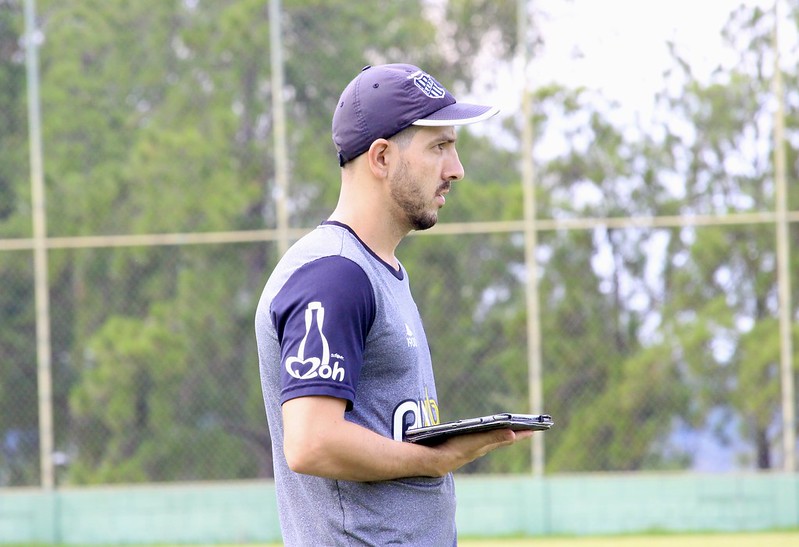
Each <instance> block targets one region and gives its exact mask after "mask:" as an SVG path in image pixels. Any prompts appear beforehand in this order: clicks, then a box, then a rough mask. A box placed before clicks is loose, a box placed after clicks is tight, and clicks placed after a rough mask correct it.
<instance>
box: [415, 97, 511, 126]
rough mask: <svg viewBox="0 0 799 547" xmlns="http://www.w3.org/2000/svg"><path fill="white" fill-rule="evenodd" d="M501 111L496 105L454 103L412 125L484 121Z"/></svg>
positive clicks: (464, 123) (458, 123)
mask: <svg viewBox="0 0 799 547" xmlns="http://www.w3.org/2000/svg"><path fill="white" fill-rule="evenodd" d="M497 112H499V108H497V107H495V106H485V105H478V104H467V103H452V104H451V105H449V106H445V107H444V108H442V109H440V110H436V111H435V112H433V113H432V114H430V115H429V116H426V117H424V118H422V119H421V120H416V121H415V122H413V123H412V124H411V125H422V126H429V127H440V126H446V125H467V124H470V123H477V122H482V121H483V120H487V119H488V118H490V117H491V116H494V115H495V114H496V113H497Z"/></svg>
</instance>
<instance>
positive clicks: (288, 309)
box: [270, 256, 375, 410]
mask: <svg viewBox="0 0 799 547" xmlns="http://www.w3.org/2000/svg"><path fill="white" fill-rule="evenodd" d="M270 313H271V318H272V323H273V324H274V326H275V330H276V331H277V336H278V341H279V342H280V352H281V359H280V364H281V386H282V389H281V397H280V402H281V404H282V403H285V402H286V401H288V400H289V399H294V398H297V397H305V396H313V395H326V396H330V397H336V398H339V399H344V400H346V401H347V409H348V410H349V409H351V408H352V405H353V402H354V400H355V388H356V386H357V384H358V377H359V376H360V371H361V367H362V365H363V355H364V348H365V345H366V337H367V335H368V334H369V330H370V328H371V326H372V324H373V323H374V319H375V295H374V291H373V289H372V285H371V283H370V281H369V278H368V277H367V275H366V273H365V272H364V271H363V269H361V267H360V266H359V265H358V264H356V263H355V262H353V261H351V260H349V259H347V258H344V257H341V256H329V257H324V258H320V259H317V260H315V261H313V262H309V263H308V264H305V265H304V266H302V267H301V268H299V269H298V270H297V271H296V272H294V274H292V276H291V277H290V278H289V279H288V281H287V282H286V283H285V285H283V287H282V288H281V289H280V292H279V293H278V294H277V295H276V296H275V298H274V299H273V301H272V306H271V309H270Z"/></svg>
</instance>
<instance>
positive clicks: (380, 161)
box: [366, 139, 394, 178]
mask: <svg viewBox="0 0 799 547" xmlns="http://www.w3.org/2000/svg"><path fill="white" fill-rule="evenodd" d="M393 148H394V147H393V145H392V143H391V142H390V141H388V140H386V139H377V140H375V141H374V142H373V143H372V145H371V146H370V147H369V150H367V151H366V157H367V159H368V161H369V169H370V170H371V171H372V174H373V175H374V176H375V177H377V178H385V177H387V176H388V166H389V164H390V163H391V154H392V153H393Z"/></svg>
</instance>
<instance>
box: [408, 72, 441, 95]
mask: <svg viewBox="0 0 799 547" xmlns="http://www.w3.org/2000/svg"><path fill="white" fill-rule="evenodd" d="M408 78H413V83H414V84H415V85H416V87H418V88H419V89H421V90H422V93H424V94H425V95H427V96H428V97H430V98H431V99H443V98H444V95H445V94H446V92H447V91H446V89H444V87H443V86H442V85H441V84H440V83H438V82H437V81H435V79H434V78H433V77H432V76H430V75H429V74H428V73H426V72H422V71H421V70H420V71H419V72H415V73H413V74H411V75H410V76H408Z"/></svg>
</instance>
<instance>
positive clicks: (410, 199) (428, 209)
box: [390, 160, 449, 230]
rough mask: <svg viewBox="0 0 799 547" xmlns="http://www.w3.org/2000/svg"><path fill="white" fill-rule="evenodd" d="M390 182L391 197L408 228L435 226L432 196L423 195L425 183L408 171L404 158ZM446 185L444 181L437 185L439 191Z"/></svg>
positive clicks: (435, 213) (445, 187) (447, 185)
mask: <svg viewBox="0 0 799 547" xmlns="http://www.w3.org/2000/svg"><path fill="white" fill-rule="evenodd" d="M390 184H391V197H392V198H393V199H394V203H395V204H396V206H397V208H398V209H399V214H400V215H401V217H404V221H405V222H406V223H407V225H408V227H409V228H410V229H412V230H427V229H429V228H432V227H433V226H435V224H436V222H438V208H437V207H436V208H433V207H432V205H431V201H432V197H428V196H426V195H425V193H424V187H425V185H424V184H423V183H422V181H421V180H420V179H419V178H418V177H416V176H414V175H413V174H412V173H411V172H410V168H409V166H408V163H407V162H406V161H405V160H403V161H402V163H400V165H399V168H398V169H397V172H396V173H395V174H394V176H393V177H392V178H391V181H390ZM448 187H449V182H445V183H443V184H442V185H441V186H440V187H439V191H441V190H444V189H447V188H448Z"/></svg>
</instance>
